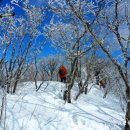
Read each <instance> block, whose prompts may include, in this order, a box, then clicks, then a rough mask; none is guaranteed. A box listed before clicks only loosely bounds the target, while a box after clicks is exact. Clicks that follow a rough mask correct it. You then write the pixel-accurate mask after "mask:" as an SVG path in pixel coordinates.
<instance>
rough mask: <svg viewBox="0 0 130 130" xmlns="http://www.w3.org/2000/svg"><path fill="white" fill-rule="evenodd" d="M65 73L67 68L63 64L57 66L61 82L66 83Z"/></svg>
mask: <svg viewBox="0 0 130 130" xmlns="http://www.w3.org/2000/svg"><path fill="white" fill-rule="evenodd" d="M66 75H67V69H66V68H65V66H63V65H62V66H60V68H59V76H60V79H61V82H64V83H66Z"/></svg>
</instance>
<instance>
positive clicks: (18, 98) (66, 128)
mask: <svg viewBox="0 0 130 130" xmlns="http://www.w3.org/2000/svg"><path fill="white" fill-rule="evenodd" d="M46 84H48V86H46ZM64 87H65V85H64V84H63V83H59V82H46V83H44V85H43V86H42V88H41V89H40V90H39V91H38V92H36V91H35V86H34V83H22V84H21V85H20V86H19V88H20V89H19V91H17V93H16V95H7V113H6V114H7V118H6V130H122V129H123V126H124V115H125V113H124V112H122V109H121V107H120V105H119V101H118V100H117V99H116V98H115V97H114V96H112V95H109V96H108V97H107V98H105V99H103V98H102V97H103V90H101V89H99V88H98V86H94V87H92V88H91V90H90V91H89V93H88V95H82V96H80V97H79V99H78V100H77V101H75V100H74V97H75V93H76V89H77V88H76V86H75V88H74V89H73V91H72V98H73V100H72V104H68V103H66V104H65V103H64V101H63V100H62V95H63V94H62V92H63V91H62V92H61V90H63V89H64ZM1 130H2V128H1Z"/></svg>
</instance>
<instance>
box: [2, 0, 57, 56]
mask: <svg viewBox="0 0 130 130" xmlns="http://www.w3.org/2000/svg"><path fill="white" fill-rule="evenodd" d="M22 2H23V0H22ZM31 2H32V4H35V5H36V6H38V4H39V2H41V1H40V0H38V2H36V0H35V1H34V0H32V1H31ZM6 4H9V5H11V6H13V7H14V8H15V9H14V12H15V14H16V17H19V16H24V15H25V11H24V10H22V9H21V8H20V7H18V6H16V5H14V4H13V5H12V4H11V2H10V0H3V1H2V2H1V3H0V6H1V7H2V6H5V5H6ZM41 5H42V4H41ZM47 13H48V14H47V15H48V17H47V19H46V20H45V21H44V23H43V25H44V24H46V23H49V21H50V19H51V16H52V15H51V14H50V13H49V12H47ZM44 41H45V39H44V37H39V38H38V40H37V42H43V43H44ZM55 54H56V55H57V54H58V51H57V50H55V49H54V48H53V47H51V44H50V42H48V43H47V44H46V46H45V47H44V50H43V52H42V53H41V54H40V56H48V55H55Z"/></svg>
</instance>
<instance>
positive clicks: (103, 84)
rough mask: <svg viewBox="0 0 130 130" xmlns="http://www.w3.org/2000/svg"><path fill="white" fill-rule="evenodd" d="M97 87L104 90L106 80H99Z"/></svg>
mask: <svg viewBox="0 0 130 130" xmlns="http://www.w3.org/2000/svg"><path fill="white" fill-rule="evenodd" d="M99 86H100V88H101V87H102V88H105V87H106V79H102V80H100V81H99Z"/></svg>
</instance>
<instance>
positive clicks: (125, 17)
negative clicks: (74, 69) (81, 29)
mask: <svg viewBox="0 0 130 130" xmlns="http://www.w3.org/2000/svg"><path fill="white" fill-rule="evenodd" d="M66 1H67V2H68V4H69V5H70V7H71V9H72V11H73V13H74V15H75V16H76V17H77V18H78V19H79V20H80V22H82V24H83V25H84V26H85V27H86V29H87V30H88V31H89V33H90V34H91V35H92V36H93V38H94V39H95V42H96V43H97V45H99V46H100V47H101V49H102V50H103V51H104V53H105V54H106V55H107V56H108V57H109V58H110V60H111V61H112V63H113V64H114V65H115V66H116V67H117V69H118V71H119V73H120V75H121V77H122V80H123V81H124V84H125V87H126V96H127V112H126V126H125V130H128V129H130V126H129V120H130V102H129V100H130V84H129V80H128V63H129V61H130V60H129V59H130V56H129V49H130V46H129V42H130V36H129V33H127V34H126V35H125V37H123V35H122V32H121V31H120V27H122V26H123V24H125V28H126V29H127V30H129V28H130V27H129V25H130V24H129V7H128V5H129V4H127V3H128V1H126V2H124V1H123V2H122V1H120V0H116V1H115V2H113V3H112V4H110V5H109V2H110V1H107V3H104V0H102V1H101V3H102V4H100V5H103V6H104V4H105V6H104V7H105V8H103V9H102V8H101V6H97V8H99V11H100V14H101V15H100V16H101V17H98V16H99V15H98V16H97V15H96V14H97V13H96V12H97V8H95V4H93V3H91V5H92V6H91V9H90V10H91V11H92V13H93V16H94V18H93V20H92V21H91V22H90V21H88V20H87V19H86V18H85V17H84V16H83V15H82V14H83V11H82V10H85V9H83V8H85V7H87V6H85V7H83V8H81V10H80V11H82V12H79V11H78V8H79V7H81V6H80V5H79V4H78V5H77V3H76V4H75V3H74V1H72V0H66ZM122 7H124V8H125V10H124V12H122V11H121V8H122ZM88 10H89V9H88ZM108 12H110V14H111V15H109V13H108ZM90 13H91V12H90ZM97 18H100V19H98V22H95V21H97ZM101 18H102V19H101ZM99 20H100V21H99ZM93 21H94V22H95V25H96V26H98V25H99V27H100V31H105V29H106V32H105V33H102V34H103V35H101V36H100V35H97V34H96V31H95V28H93V27H92V25H91V23H93ZM108 34H113V35H114V38H116V41H115V42H116V45H117V47H118V48H120V54H121V56H122V57H123V59H122V61H123V63H122V64H120V61H119V59H115V57H114V56H113V54H112V53H111V52H110V51H109V49H108V48H107V47H106V46H105V43H108V41H107V39H108V36H109V37H110V35H108ZM106 36H107V37H106ZM108 45H109V44H108Z"/></svg>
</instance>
